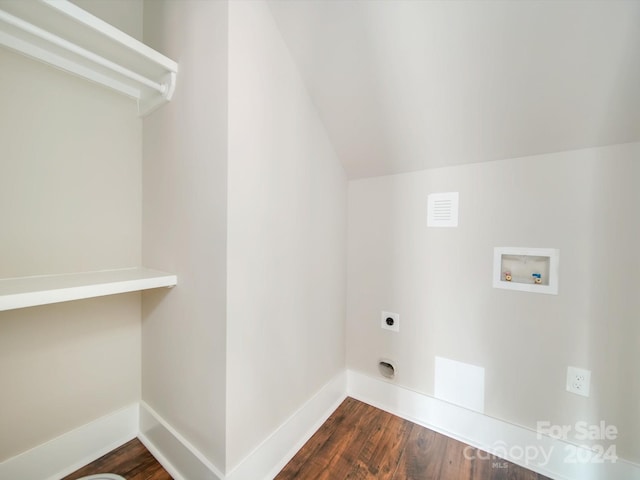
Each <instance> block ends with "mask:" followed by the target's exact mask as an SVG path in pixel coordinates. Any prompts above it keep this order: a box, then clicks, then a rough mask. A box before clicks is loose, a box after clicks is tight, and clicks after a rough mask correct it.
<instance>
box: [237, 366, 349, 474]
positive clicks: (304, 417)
mask: <svg viewBox="0 0 640 480" xmlns="http://www.w3.org/2000/svg"><path fill="white" fill-rule="evenodd" d="M346 390H347V375H346V372H341V373H340V374H338V375H336V376H335V377H334V378H333V379H332V380H331V381H329V382H328V383H327V384H326V385H325V386H324V387H322V389H321V390H320V391H319V392H318V393H316V394H315V395H314V396H313V397H312V398H311V399H310V400H308V401H307V402H306V403H305V404H304V405H303V406H302V407H300V408H299V409H298V411H296V412H295V413H294V414H293V415H292V416H291V417H289V419H287V420H286V421H285V422H284V423H283V424H282V425H280V426H279V427H278V428H277V430H276V431H275V432H273V433H272V434H271V435H270V436H269V437H267V438H266V439H265V440H264V441H263V442H262V443H261V444H260V445H259V446H258V447H257V448H256V449H255V450H254V451H253V452H251V453H250V454H249V455H248V456H247V457H245V459H244V460H243V461H242V462H240V464H239V465H238V466H236V467H235V468H233V469H232V470H231V471H230V472H229V474H228V475H227V476H226V480H256V479H264V480H271V479H273V478H274V477H275V476H276V475H277V474H278V472H279V471H280V470H282V468H283V467H284V466H285V465H286V464H287V463H288V462H289V460H291V459H292V458H293V456H294V455H295V454H296V453H297V452H298V450H300V448H302V446H303V445H304V444H305V443H306V442H307V440H309V439H310V438H311V436H312V435H313V434H314V433H315V432H316V431H317V430H318V428H320V426H321V425H322V424H323V423H324V422H325V421H326V420H327V418H329V416H330V415H331V414H332V413H333V412H334V411H335V409H336V408H338V406H339V405H340V403H342V402H343V401H344V399H345V398H346Z"/></svg>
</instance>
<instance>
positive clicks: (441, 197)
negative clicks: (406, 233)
mask: <svg viewBox="0 0 640 480" xmlns="http://www.w3.org/2000/svg"><path fill="white" fill-rule="evenodd" d="M457 226H458V192H448V193H432V194H431V195H429V208H428V213H427V227H457Z"/></svg>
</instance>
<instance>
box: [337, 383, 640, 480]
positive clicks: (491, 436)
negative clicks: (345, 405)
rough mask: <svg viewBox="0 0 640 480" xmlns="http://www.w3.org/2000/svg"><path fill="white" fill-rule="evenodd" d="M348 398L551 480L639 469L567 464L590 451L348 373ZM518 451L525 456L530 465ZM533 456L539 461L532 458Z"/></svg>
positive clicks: (637, 473) (598, 479)
mask: <svg viewBox="0 0 640 480" xmlns="http://www.w3.org/2000/svg"><path fill="white" fill-rule="evenodd" d="M347 394H348V395H349V396H351V397H353V398H355V399H358V400H361V401H363V402H366V403H368V404H370V405H373V406H375V407H378V408H380V409H382V410H385V411H387V412H390V413H393V414H394V415H397V416H399V417H402V418H405V419H407V420H410V421H412V422H414V423H417V424H419V425H422V426H425V427H427V428H430V429H431V430H435V431H437V432H439V433H442V434H444V435H446V436H448V437H451V438H454V439H456V440H460V441H462V442H464V443H466V444H469V445H471V446H473V447H477V448H480V449H481V450H484V451H487V452H489V453H493V454H496V455H498V456H500V457H502V458H505V459H506V460H509V461H511V462H513V463H515V464H517V465H521V466H523V467H525V468H528V469H530V470H533V471H535V472H538V473H541V474H542V475H545V476H547V477H549V478H552V479H555V480H586V479H589V480H640V466H639V465H635V464H633V463H630V462H626V461H624V460H621V459H618V460H617V461H616V462H615V463H612V462H607V463H591V462H589V463H584V462H583V463H580V462H579V461H576V462H575V463H571V460H574V459H588V458H592V456H593V452H591V451H590V450H587V449H584V448H580V447H576V446H574V445H571V444H569V443H567V442H564V441H561V440H557V439H554V438H551V437H548V436H539V435H538V434H537V433H536V432H535V431H533V430H529V429H526V428H523V427H520V426H517V425H513V424H510V423H507V422H504V421H502V420H497V419H495V418H492V417H488V416H486V415H483V414H481V413H478V412H474V411H472V410H467V409H465V408H462V407H459V406H457V405H453V404H450V403H447V402H444V401H442V400H438V399H436V398H433V397H429V396H427V395H423V394H421V393H417V392H414V391H412V390H408V389H406V388H403V387H399V386H397V385H395V384H392V383H390V382H387V381H384V380H379V379H375V378H373V377H369V376H367V375H364V374H361V373H358V372H355V371H352V370H349V371H348V372H347ZM576 449H577V450H576ZM521 452H522V453H524V452H528V453H529V455H528V456H529V458H530V461H525V460H526V458H524V457H525V456H526V455H523V454H522V453H521ZM542 452H544V453H545V455H548V459H544V458H543V457H542ZM534 455H537V456H538V458H532V459H531V457H534ZM567 460H569V461H567Z"/></svg>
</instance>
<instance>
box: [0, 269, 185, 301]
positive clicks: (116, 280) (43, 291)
mask: <svg viewBox="0 0 640 480" xmlns="http://www.w3.org/2000/svg"><path fill="white" fill-rule="evenodd" d="M177 282H178V278H177V276H176V275H173V274H170V273H166V272H160V271H158V270H151V269H149V268H123V269H119V270H102V271H98V272H85V273H70V274H65V275H42V276H35V277H17V278H5V279H0V311H4V310H13V309H16V308H25V307H35V306H37V305H47V304H50V303H59V302H67V301H70V300H81V299H84V298H92V297H101V296H104V295H114V294H118V293H127V292H135V291H139V290H147V289H150V288H159V287H173V286H174V285H176V284H177Z"/></svg>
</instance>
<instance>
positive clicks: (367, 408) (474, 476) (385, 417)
mask: <svg viewBox="0 0 640 480" xmlns="http://www.w3.org/2000/svg"><path fill="white" fill-rule="evenodd" d="M478 453H479V451H478V450H476V449H475V448H472V447H468V446H467V445H465V444H464V443H461V442H458V441H456V440H453V439H451V438H448V437H445V436H444V435H440V434H439V433H436V432H434V431H432V430H429V429H427V428H424V427H421V426H420V425H416V424H415V423H411V422H409V421H407V420H403V419H402V418H399V417H396V416H395V415H391V414H390V413H387V412H384V411H382V410H379V409H377V408H375V407H372V406H371V405H367V404H366V403H362V402H359V401H358V400H354V399H353V398H347V399H346V400H345V401H344V402H343V403H342V404H341V405H340V407H338V409H337V410H336V411H335V412H334V413H333V414H332V415H331V416H330V417H329V419H328V420H327V421H326V422H325V423H324V424H323V425H322V426H321V427H320V429H319V430H318V431H317V432H316V433H315V434H314V435H313V436H312V437H311V439H309V441H308V442H307V443H306V444H305V445H304V446H303V447H302V449H301V450H300V451H299V452H298V453H297V454H296V455H295V456H294V457H293V458H292V459H291V461H290V462H289V463H288V464H287V465H286V466H285V468H284V469H283V470H282V471H281V472H280V473H279V474H278V475H277V477H276V480H290V479H297V480H347V479H349V480H549V479H547V478H546V477H543V476H542V475H538V474H536V473H534V472H531V471H529V470H526V469H524V468H522V467H519V466H517V465H514V464H512V463H509V462H506V461H504V460H501V459H498V458H494V457H490V456H489V455H488V454H485V453H484V452H482V453H483V454H482V455H480V456H478ZM96 473H116V474H118V475H122V476H123V477H125V478H126V479H127V480H172V479H171V476H170V475H169V474H168V473H167V472H166V471H165V470H164V469H163V468H162V466H161V465H160V464H159V463H158V462H157V461H156V459H155V458H153V456H152V455H151V453H149V451H148V450H147V449H146V448H145V447H144V445H143V444H142V443H141V442H140V441H139V440H138V439H134V440H132V441H130V442H128V443H126V444H125V445H122V446H121V447H119V448H117V449H115V450H114V451H112V452H110V453H108V454H107V455H105V456H104V457H101V458H99V459H98V460H96V461H95V462H93V463H91V464H90V465H87V466H86V467H83V468H81V469H80V470H78V471H76V472H74V473H72V474H71V475H68V476H66V477H65V478H63V479H62V480H77V479H78V478H81V477H83V476H85V475H92V474H96ZM188 480H201V479H197V478H194V479H188Z"/></svg>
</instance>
